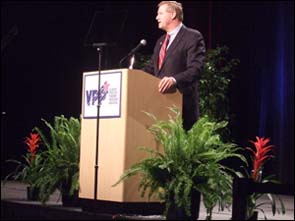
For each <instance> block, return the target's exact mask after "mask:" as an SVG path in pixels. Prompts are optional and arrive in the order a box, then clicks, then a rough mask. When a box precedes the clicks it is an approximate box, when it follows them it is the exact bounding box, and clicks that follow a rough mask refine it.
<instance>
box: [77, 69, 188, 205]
mask: <svg viewBox="0 0 295 221" xmlns="http://www.w3.org/2000/svg"><path fill="white" fill-rule="evenodd" d="M90 77H91V79H90ZM95 81H96V82H97V83H96V86H94V85H95ZM115 81H116V82H115ZM118 81H119V82H118ZM158 83H159V79H158V78H156V77H154V76H152V75H150V74H147V73H145V72H143V71H141V70H128V69H118V70H108V71H101V81H100V85H101V88H102V92H101V93H104V94H103V95H101V96H98V94H96V93H94V92H93V91H95V88H96V89H97V85H98V72H97V71H96V72H86V73H83V89H82V116H81V149H80V177H79V181H80V191H79V199H80V200H81V202H82V201H83V200H84V201H85V200H86V201H92V203H93V201H94V203H97V202H109V203H117V204H118V203H119V204H124V203H127V204H128V203H131V204H132V203H147V202H158V201H157V200H156V199H151V200H150V201H148V199H147V194H146V197H144V198H142V197H141V195H140V192H139V190H138V184H139V177H136V176H135V177H132V178H130V179H127V180H126V181H124V182H122V183H120V184H119V185H117V186H115V187H112V185H113V184H115V183H116V182H117V181H118V179H119V177H120V176H121V175H122V174H123V172H124V171H125V170H126V169H128V168H130V166H132V165H133V164H134V163H136V162H139V161H140V160H141V159H143V158H144V157H145V156H146V153H145V152H144V151H140V150H138V147H139V146H146V147H151V148H159V147H158V146H157V145H156V142H155V140H154V137H153V136H152V134H151V133H150V132H149V131H148V130H147V127H148V126H150V125H152V124H153V123H154V121H153V120H152V119H151V118H150V117H148V116H147V115H146V114H145V113H144V112H143V111H146V112H149V113H152V114H154V115H155V116H156V117H157V118H158V119H162V120H166V119H168V114H171V112H170V110H169V107H172V106H173V105H176V106H177V107H178V108H179V110H181V107H182V96H181V94H180V93H179V92H178V91H176V92H174V93H168V94H161V93H159V92H158ZM90 85H92V88H91V86H90ZM89 86H90V88H87V87H89ZM92 95H93V96H92ZM96 98H98V99H101V108H100V120H99V143H98V174H97V179H98V180H97V187H96V188H97V195H96V199H95V197H94V189H95V187H94V184H95V182H94V179H95V154H96V135H97V134H96V132H97V129H96V127H97V119H96V115H97V114H96V115H95V116H94V113H95V110H96V111H97V100H95V99H96ZM94 101H96V104H95V102H94ZM94 104H95V105H94ZM91 105H92V106H91ZM104 105H106V106H107V108H109V109H103V108H104ZM86 106H87V107H86ZM90 106H91V107H90ZM89 107H90V108H92V112H91V110H88V109H87V108H89ZM109 112H110V113H109ZM100 206H101V204H100Z"/></svg>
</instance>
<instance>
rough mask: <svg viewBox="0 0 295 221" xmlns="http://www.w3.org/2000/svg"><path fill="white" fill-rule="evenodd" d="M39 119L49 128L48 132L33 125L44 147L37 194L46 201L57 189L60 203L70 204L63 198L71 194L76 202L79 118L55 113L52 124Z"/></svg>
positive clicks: (37, 182) (69, 196) (67, 197)
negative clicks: (60, 198)
mask: <svg viewBox="0 0 295 221" xmlns="http://www.w3.org/2000/svg"><path fill="white" fill-rule="evenodd" d="M42 120H43V122H44V123H45V125H46V126H47V128H48V129H49V131H47V132H48V133H45V132H44V130H41V129H40V128H38V127H35V128H34V130H35V131H37V132H38V133H39V134H40V137H41V140H42V142H43V143H44V145H45V146H46V147H47V149H46V150H45V151H43V152H42V158H43V159H44V165H43V170H42V171H41V172H40V176H39V178H38V179H37V181H36V185H37V186H38V188H39V190H40V192H39V198H40V200H41V202H43V203H45V202H46V201H47V200H48V199H49V197H50V195H51V194H52V193H53V192H54V191H55V190H56V189H58V190H59V191H60V192H61V194H62V200H63V205H66V204H67V205H69V204H71V201H69V204H68V203H67V202H68V201H67V200H66V199H69V198H71V197H74V196H75V197H76V198H74V202H73V203H74V204H75V203H76V201H77V198H78V189H79V157H80V121H79V120H78V119H76V118H73V117H71V118H65V117H64V116H63V115H61V116H55V118H54V123H53V124H50V123H49V122H47V121H46V120H44V119H42Z"/></svg>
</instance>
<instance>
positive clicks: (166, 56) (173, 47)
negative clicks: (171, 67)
mask: <svg viewBox="0 0 295 221" xmlns="http://www.w3.org/2000/svg"><path fill="white" fill-rule="evenodd" d="M185 28H186V27H185V26H184V25H183V26H182V27H181V29H180V30H179V32H178V33H177V35H176V37H175V38H174V40H173V42H172V44H171V45H170V47H169V48H168V50H167V51H166V55H165V58H164V61H163V65H162V68H161V69H160V70H159V69H158V60H159V53H160V50H161V46H162V43H163V41H164V38H165V35H163V36H162V39H161V40H160V43H159V44H158V48H157V54H156V62H155V66H156V70H157V71H156V76H158V75H159V73H160V71H161V70H162V69H163V67H164V66H165V62H166V59H167V58H168V57H169V56H170V55H171V54H172V52H173V51H174V50H175V49H176V47H177V46H178V45H179V42H180V40H181V39H182V37H183V34H184V30H185Z"/></svg>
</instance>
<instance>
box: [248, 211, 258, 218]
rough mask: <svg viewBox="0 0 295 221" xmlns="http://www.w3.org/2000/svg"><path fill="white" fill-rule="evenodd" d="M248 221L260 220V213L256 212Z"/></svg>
mask: <svg viewBox="0 0 295 221" xmlns="http://www.w3.org/2000/svg"><path fill="white" fill-rule="evenodd" d="M247 220H258V211H254V212H253V214H252V215H251V216H250V217H249V218H248V219H247Z"/></svg>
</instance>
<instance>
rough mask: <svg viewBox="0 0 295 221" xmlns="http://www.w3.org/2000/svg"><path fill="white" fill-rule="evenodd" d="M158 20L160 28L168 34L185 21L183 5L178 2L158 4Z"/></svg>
mask: <svg viewBox="0 0 295 221" xmlns="http://www.w3.org/2000/svg"><path fill="white" fill-rule="evenodd" d="M156 20H157V21H158V27H159V28H160V29H163V30H165V31H167V32H169V31H171V30H173V29H174V28H175V27H176V26H178V25H179V24H180V23H181V22H182V21H183V10H182V5H181V3H179V2H176V1H162V2H160V3H159V4H158V13H157V17H156Z"/></svg>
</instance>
